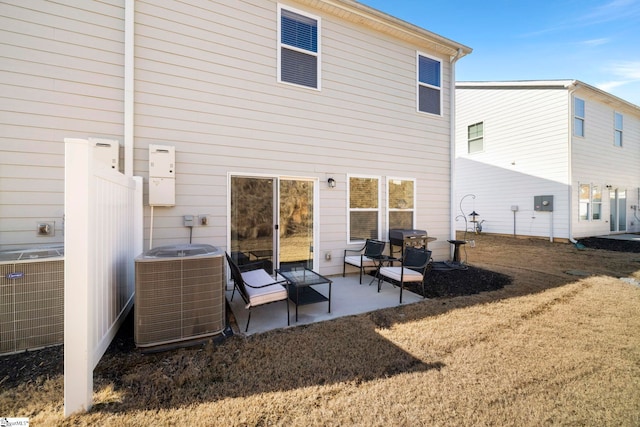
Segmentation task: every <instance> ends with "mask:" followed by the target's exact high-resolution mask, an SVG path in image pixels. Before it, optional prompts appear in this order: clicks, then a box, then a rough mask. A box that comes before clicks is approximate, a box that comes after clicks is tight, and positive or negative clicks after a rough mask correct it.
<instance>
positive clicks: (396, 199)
mask: <svg viewBox="0 0 640 427" xmlns="http://www.w3.org/2000/svg"><path fill="white" fill-rule="evenodd" d="M387 192H388V194H387V200H388V201H389V206H388V209H389V217H388V224H389V230H391V229H394V228H404V229H413V228H415V227H414V226H413V225H414V220H415V212H416V181H415V179H407V178H387Z"/></svg>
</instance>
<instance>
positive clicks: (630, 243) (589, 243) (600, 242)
mask: <svg viewBox="0 0 640 427" xmlns="http://www.w3.org/2000/svg"><path fill="white" fill-rule="evenodd" d="M578 242H579V243H582V244H583V245H584V246H586V247H587V248H590V249H604V250H605V251H616V252H633V253H640V242H639V241H637V240H617V239H603V238H601V237H588V238H586V239H580V240H578Z"/></svg>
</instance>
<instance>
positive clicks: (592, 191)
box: [578, 182, 603, 221]
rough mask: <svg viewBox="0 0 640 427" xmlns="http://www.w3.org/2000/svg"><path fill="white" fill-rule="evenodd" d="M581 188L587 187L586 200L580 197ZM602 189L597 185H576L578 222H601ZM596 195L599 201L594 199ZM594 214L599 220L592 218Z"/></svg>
mask: <svg viewBox="0 0 640 427" xmlns="http://www.w3.org/2000/svg"><path fill="white" fill-rule="evenodd" d="M582 187H588V193H589V197H588V198H582V197H581V193H582ZM602 188H603V187H602V186H601V185H598V184H593V183H584V182H583V183H578V221H602ZM598 193H600V200H597V199H596V198H595V197H594V196H595V195H596V194H598ZM583 212H584V214H583ZM596 213H597V215H599V218H594V217H595V214H596Z"/></svg>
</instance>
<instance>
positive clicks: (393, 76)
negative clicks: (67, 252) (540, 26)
mask: <svg viewBox="0 0 640 427" xmlns="http://www.w3.org/2000/svg"><path fill="white" fill-rule="evenodd" d="M0 16H2V20H3V25H2V29H1V30H0V33H1V34H2V38H1V40H2V43H1V44H0V55H1V56H2V73H0V83H1V84H2V88H3V89H2V93H0V100H1V107H0V201H1V205H0V249H11V248H15V247H18V246H35V245H42V244H49V243H60V242H62V241H63V240H64V217H63V213H64V206H63V200H64V195H63V191H64V182H63V180H64V143H63V140H64V138H87V137H94V138H104V139H115V140H118V141H120V145H121V149H120V157H121V163H120V169H121V170H123V171H124V173H125V174H127V175H140V176H143V178H144V187H145V189H144V192H145V196H144V203H145V227H144V228H145V229H144V239H145V249H148V248H149V247H150V246H154V247H155V246H160V245H167V244H178V243H188V242H189V241H192V242H193V243H208V244H212V245H215V246H219V247H223V248H225V249H226V250H228V251H231V252H237V253H242V254H244V256H246V257H248V258H251V259H262V258H269V259H270V261H271V262H275V263H276V264H277V263H279V262H294V261H305V262H307V263H309V264H310V265H312V266H313V267H314V269H317V270H318V271H320V272H322V273H325V274H335V273H339V272H340V271H341V268H342V260H341V256H342V250H343V249H344V248H345V247H347V246H350V247H355V246H356V244H359V243H361V242H363V241H364V239H366V238H369V237H374V238H382V239H385V240H386V238H387V235H388V230H389V229H390V228H417V229H426V230H427V231H428V232H429V234H430V236H434V237H437V238H438V240H437V241H435V242H433V243H431V244H430V248H431V249H433V250H434V256H435V257H436V258H440V259H443V258H444V259H446V258H448V256H449V250H450V247H449V246H450V245H449V244H448V243H447V242H446V240H447V239H448V238H450V236H451V233H452V223H451V217H452V200H451V197H450V193H451V176H452V170H451V165H452V150H451V144H452V136H453V135H452V129H453V121H452V109H453V102H452V101H453V92H454V81H455V77H454V76H455V74H454V69H455V63H456V61H457V60H458V59H460V58H461V57H463V56H464V55H467V54H469V53H470V52H471V49H470V48H468V47H466V46H464V45H461V44H459V43H456V42H454V41H451V40H448V39H446V38H444V37H441V36H439V35H437V34H434V33H431V32H429V31H427V30H424V29H422V28H418V27H416V26H414V25H411V24H409V23H407V22H404V21H401V20H399V19H396V18H394V17H392V16H389V15H386V14H384V13H382V12H379V11H377V10H375V9H372V8H369V7H367V6H364V5H362V4H360V3H358V2H356V1H352V0H331V1H318V0H300V1H293V0H291V1H283V2H277V1H269V0H260V1H254V0H251V1H244V2H228V1H222V0H217V1H216V0H191V1H186V2H154V1H142V0H140V1H137V0H136V1H133V0H105V1H100V2H87V1H85V0H69V1H64V2H48V1H42V2H36V3H33V2H23V1H21V0H10V1H3V2H2V4H0ZM626 125H627V124H626V122H625V126H626ZM625 131H626V128H625ZM157 146H159V147H157ZM151 150H158V151H153V152H154V154H155V153H158V152H161V153H164V154H167V153H168V154H169V155H171V151H172V150H175V161H173V160H172V161H169V162H168V163H167V164H170V165H171V172H170V175H172V176H171V177H169V179H168V180H166V182H164V183H163V184H162V185H159V186H158V188H157V189H156V188H155V187H154V189H153V190H152V192H154V191H155V192H156V194H151V197H150V192H149V170H150V167H149V166H150V151H151ZM151 160H152V161H153V159H151ZM165 178H166V177H165ZM173 180H174V181H173ZM330 180H332V181H333V183H334V184H335V186H330V185H329V184H328V183H329V181H330ZM154 182H156V183H157V182H159V181H154ZM150 204H152V205H154V206H153V207H150ZM188 216H191V217H192V219H193V220H192V221H189V219H190V218H189V217H188ZM42 223H49V224H50V226H51V228H50V231H51V232H50V233H49V234H47V233H43V234H42V235H38V224H42ZM276 228H279V232H280V234H279V235H277V234H276V235H274V229H276Z"/></svg>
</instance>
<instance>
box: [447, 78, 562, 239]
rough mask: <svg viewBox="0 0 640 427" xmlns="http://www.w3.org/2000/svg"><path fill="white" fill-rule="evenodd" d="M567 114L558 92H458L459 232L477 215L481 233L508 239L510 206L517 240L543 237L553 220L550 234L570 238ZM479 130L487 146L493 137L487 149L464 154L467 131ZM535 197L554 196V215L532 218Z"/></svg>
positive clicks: (511, 226)
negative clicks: (515, 208) (475, 126)
mask: <svg viewBox="0 0 640 427" xmlns="http://www.w3.org/2000/svg"><path fill="white" fill-rule="evenodd" d="M568 108H569V100H568V97H567V94H566V92H565V91H564V90H561V89H557V90H555V89H547V90H542V89H540V90H527V89H493V88H492V89H482V88H477V89H475V88H474V89H472V88H469V89H466V88H465V89H457V91H456V123H458V125H457V126H456V165H455V171H456V174H455V188H456V192H455V194H454V195H453V198H454V204H455V207H456V208H457V209H456V211H455V212H454V214H453V216H454V218H456V221H455V223H454V225H455V227H456V229H458V230H464V228H465V221H464V219H463V218H462V217H461V215H463V214H465V216H466V220H467V221H469V219H470V217H469V216H468V215H469V214H470V213H471V212H472V211H476V212H477V213H479V214H480V220H485V222H484V223H483V224H482V227H483V232H488V233H502V234H513V231H514V213H513V211H512V210H511V206H518V211H517V212H516V214H515V217H516V229H517V230H516V231H517V233H518V234H519V235H531V236H548V235H549V230H550V229H551V224H550V222H551V220H552V216H553V221H554V234H555V235H556V236H560V235H563V234H564V235H566V234H567V233H568V227H567V221H568V212H567V210H568V206H569V201H568V192H567V186H568V184H569V178H568V177H569V168H568V162H567V161H568V158H569V150H568V145H567V138H568V132H569V131H568V129H569V122H568V116H567V114H568V113H567V111H568ZM476 123H483V136H484V138H485V139H487V138H489V131H490V132H491V133H490V139H491V149H490V150H489V149H487V147H486V146H485V149H484V150H483V151H479V152H475V153H469V125H470V124H476ZM487 123H491V128H490V129H489V128H488V127H487ZM468 194H471V195H474V196H475V198H473V197H466V198H465V196H466V195H468ZM536 195H553V196H554V212H553V215H550V213H548V212H536V211H534V203H533V199H534V196H536ZM463 198H464V200H463ZM461 204H462V206H460V205H461Z"/></svg>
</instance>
